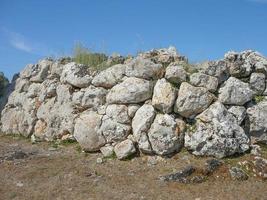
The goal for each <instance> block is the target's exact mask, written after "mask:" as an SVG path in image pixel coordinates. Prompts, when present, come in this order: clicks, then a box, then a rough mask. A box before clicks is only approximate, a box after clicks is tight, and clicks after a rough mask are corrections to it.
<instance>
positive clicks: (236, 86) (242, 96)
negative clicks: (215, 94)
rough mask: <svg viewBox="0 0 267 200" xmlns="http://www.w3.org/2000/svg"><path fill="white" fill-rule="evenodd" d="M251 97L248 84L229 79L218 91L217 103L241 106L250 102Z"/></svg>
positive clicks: (232, 78) (252, 93)
mask: <svg viewBox="0 0 267 200" xmlns="http://www.w3.org/2000/svg"><path fill="white" fill-rule="evenodd" d="M253 95H254V92H253V91H252V90H251V89H250V88H249V85H248V83H244V82H242V81H240V80H239V79H237V78H234V77H230V78H229V79H228V80H227V81H226V82H225V84H224V86H223V87H221V88H220V89H219V101H220V102H222V103H223V104H230V105H239V106H242V105H244V104H245V103H246V102H248V101H251V99H252V98H253Z"/></svg>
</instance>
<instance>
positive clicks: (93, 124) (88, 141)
mask: <svg viewBox="0 0 267 200" xmlns="http://www.w3.org/2000/svg"><path fill="white" fill-rule="evenodd" d="M101 118H102V116H101V115H98V114H97V113H96V112H92V111H89V112H85V113H82V114H81V115H80V116H79V117H78V118H77V119H76V122H75V126H74V137H75V138H76V140H77V141H78V142H79V144H80V145H81V147H82V148H83V149H84V150H85V151H98V150H99V149H100V148H101V147H102V146H104V144H105V142H106V141H105V138H104V137H103V135H101V134H100V133H99V132H98V129H99V127H100V125H101Z"/></svg>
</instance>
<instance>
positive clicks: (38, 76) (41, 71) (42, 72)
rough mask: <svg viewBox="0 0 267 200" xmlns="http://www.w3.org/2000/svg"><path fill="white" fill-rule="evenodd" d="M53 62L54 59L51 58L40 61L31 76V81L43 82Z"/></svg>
mask: <svg viewBox="0 0 267 200" xmlns="http://www.w3.org/2000/svg"><path fill="white" fill-rule="evenodd" d="M52 64H53V60H52V59H49V58H48V59H44V60H41V61H39V62H38V64H37V65H36V68H35V71H34V73H33V74H31V76H30V81H31V82H37V83H42V82H43V81H44V80H45V79H46V78H47V76H48V75H49V72H50V67H51V65H52Z"/></svg>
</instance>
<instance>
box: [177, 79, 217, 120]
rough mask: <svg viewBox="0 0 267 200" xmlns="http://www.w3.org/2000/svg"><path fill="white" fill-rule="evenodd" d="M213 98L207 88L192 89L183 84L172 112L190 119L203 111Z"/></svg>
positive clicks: (192, 87)
mask: <svg viewBox="0 0 267 200" xmlns="http://www.w3.org/2000/svg"><path fill="white" fill-rule="evenodd" d="M213 99H214V96H213V94H211V93H210V92H209V91H208V89H207V88H204V87H194V86H192V85H190V84H189V83H186V82H183V83H182V84H181V86H180V89H179V92H178V98H177V100H176V103H175V106H174V112H176V113H179V114H180V115H181V116H183V117H192V116H195V115H196V114H199V113H201V112H202V111H204V110H205V109H206V108H207V107H208V106H209V105H210V104H211V102H212V101H213Z"/></svg>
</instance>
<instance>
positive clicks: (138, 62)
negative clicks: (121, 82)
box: [125, 57, 164, 79]
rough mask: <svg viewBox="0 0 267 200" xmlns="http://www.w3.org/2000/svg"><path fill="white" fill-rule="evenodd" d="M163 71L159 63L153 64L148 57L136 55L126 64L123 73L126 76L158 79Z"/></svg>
mask: <svg viewBox="0 0 267 200" xmlns="http://www.w3.org/2000/svg"><path fill="white" fill-rule="evenodd" d="M163 72H164V71H163V67H162V65H161V64H155V63H154V62H152V61H151V60H149V59H143V58H140V57H137V58H135V59H133V60H132V61H131V62H130V63H128V64H127V66H126V71H125V74H126V76H128V77H137V78H142V79H158V78H161V77H162V76H163Z"/></svg>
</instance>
